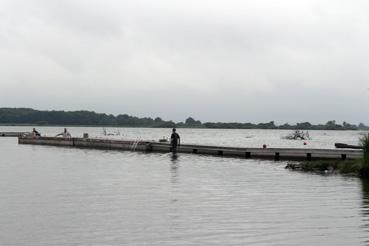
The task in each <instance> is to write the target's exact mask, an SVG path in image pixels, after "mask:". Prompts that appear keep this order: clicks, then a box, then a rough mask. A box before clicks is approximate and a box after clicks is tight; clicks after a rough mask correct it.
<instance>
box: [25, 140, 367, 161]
mask: <svg viewBox="0 0 369 246" xmlns="http://www.w3.org/2000/svg"><path fill="white" fill-rule="evenodd" d="M18 143H19V144H33V145H52V146H60V147H76V148H90V149H111V150H129V151H144V152H170V151H171V147H170V145H169V144H168V143H158V142H153V141H125V140H112V139H96V138H55V137H36V138H32V137H22V136H19V137H18ZM177 152H178V153H192V154H203V155H214V156H229V157H239V158H246V159H248V158H267V159H274V160H321V159H331V160H338V159H341V160H345V159H358V158H361V157H362V150H352V149H305V148H304V149H297V148H238V147H222V146H206V145H188V144H183V145H181V146H180V147H178V148H177Z"/></svg>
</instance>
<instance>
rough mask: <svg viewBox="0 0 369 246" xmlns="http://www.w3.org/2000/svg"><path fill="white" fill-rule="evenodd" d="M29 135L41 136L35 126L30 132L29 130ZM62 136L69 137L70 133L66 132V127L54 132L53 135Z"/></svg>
mask: <svg viewBox="0 0 369 246" xmlns="http://www.w3.org/2000/svg"><path fill="white" fill-rule="evenodd" d="M31 136H32V137H41V133H40V132H39V131H37V130H36V128H33V130H32V132H31ZM60 136H61V137H63V138H71V137H72V135H71V134H70V133H69V132H68V130H67V128H64V131H63V132H61V133H59V134H56V135H55V137H60Z"/></svg>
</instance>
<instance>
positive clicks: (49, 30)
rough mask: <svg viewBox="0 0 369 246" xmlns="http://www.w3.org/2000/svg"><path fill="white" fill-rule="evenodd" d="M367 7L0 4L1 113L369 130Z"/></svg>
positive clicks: (189, 2) (42, 0)
mask: <svg viewBox="0 0 369 246" xmlns="http://www.w3.org/2000/svg"><path fill="white" fill-rule="evenodd" d="M368 13H369V1H367V0H355V1H349V0H347V1H340V0H281V1H272V0H155V1H153V0H134V1H124V0H101V1H97V0H85V1H84V0H60V1H57V0H1V1H0V64H1V65H0V107H32V108H36V109H58V110H78V109H87V110H95V111H97V112H106V113H113V114H118V113H128V114H132V115H136V116H151V117H155V116H160V117H162V118H164V119H172V120H175V121H181V120H184V119H185V118H186V117H188V116H193V117H195V118H196V119H200V120H202V121H225V122H230V121H242V122H265V121H270V120H275V121H276V122H277V123H284V122H290V123H294V122H301V121H311V122H314V123H317V122H322V123H323V122H326V121H327V120H331V119H335V120H338V121H344V120H345V121H348V122H352V123H358V122H364V123H369V106H368V105H369V90H368V88H369V15H368Z"/></svg>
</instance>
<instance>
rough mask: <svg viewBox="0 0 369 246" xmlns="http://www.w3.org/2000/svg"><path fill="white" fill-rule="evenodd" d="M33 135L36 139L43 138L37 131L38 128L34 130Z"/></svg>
mask: <svg viewBox="0 0 369 246" xmlns="http://www.w3.org/2000/svg"><path fill="white" fill-rule="evenodd" d="M32 135H33V136H34V137H41V134H40V133H39V132H38V131H37V130H36V128H33V130H32Z"/></svg>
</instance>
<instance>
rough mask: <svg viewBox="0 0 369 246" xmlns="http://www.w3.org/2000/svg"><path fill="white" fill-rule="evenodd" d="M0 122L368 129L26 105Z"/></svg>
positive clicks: (2, 112) (4, 111) (0, 115)
mask: <svg viewBox="0 0 369 246" xmlns="http://www.w3.org/2000/svg"><path fill="white" fill-rule="evenodd" d="M0 124H3V125H72V126H122V127H157V128H172V127H178V128H217V129H219V128H223V129H290V130H297V129H300V130H369V127H368V126H366V125H364V124H363V123H360V124H359V125H355V124H349V123H347V122H343V124H338V123H336V121H334V120H332V121H328V122H327V123H326V124H318V125H313V124H311V123H309V122H303V123H297V124H295V125H290V124H287V123H286V124H283V125H275V123H274V121H271V122H268V123H259V124H253V123H237V122H231V123H223V122H216V123H215V122H205V123H202V122H201V121H199V120H195V119H194V118H192V117H189V118H187V119H186V120H185V122H178V123H175V122H173V121H166V120H163V119H161V118H159V117H157V118H155V119H153V118H150V117H144V118H139V117H135V116H130V115H127V114H120V115H117V116H114V115H111V114H103V113H95V112H92V111H41V110H34V109H30V108H0Z"/></svg>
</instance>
